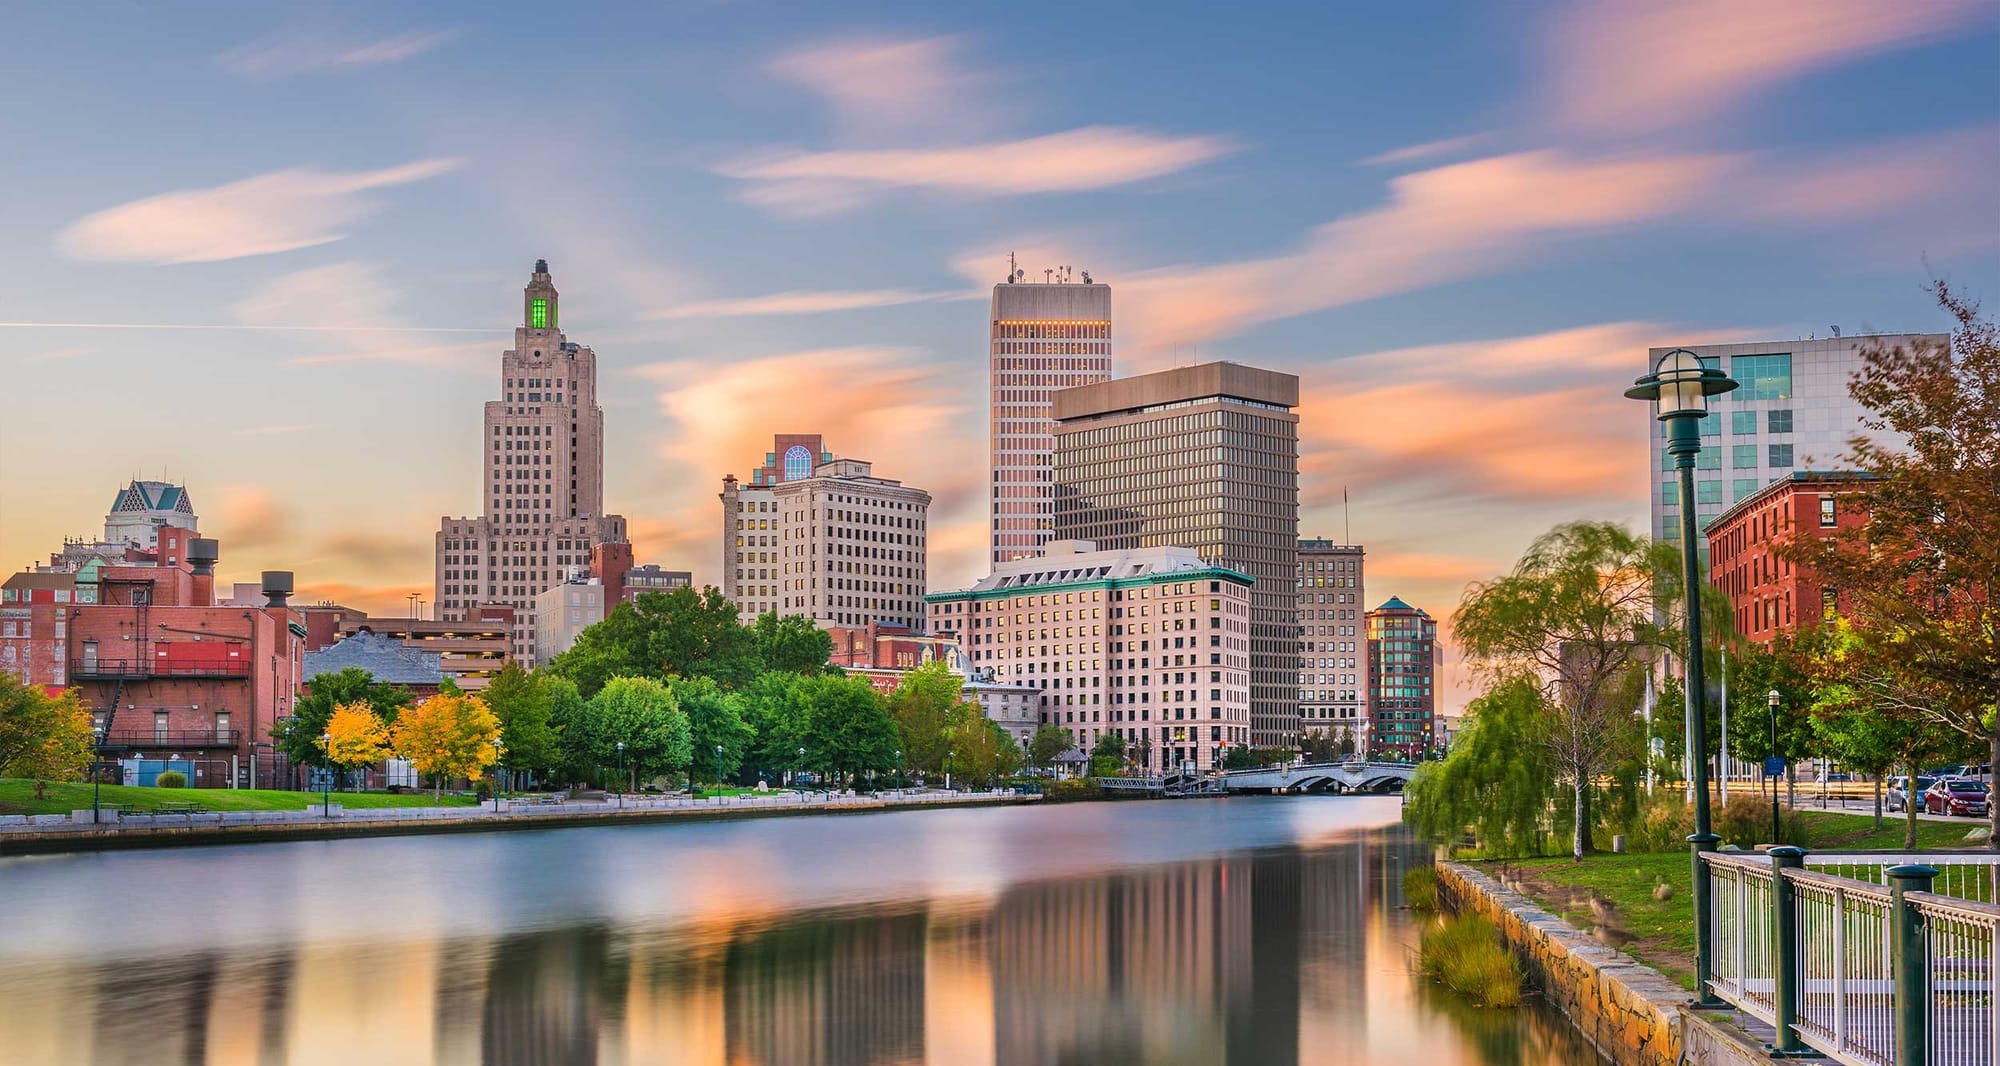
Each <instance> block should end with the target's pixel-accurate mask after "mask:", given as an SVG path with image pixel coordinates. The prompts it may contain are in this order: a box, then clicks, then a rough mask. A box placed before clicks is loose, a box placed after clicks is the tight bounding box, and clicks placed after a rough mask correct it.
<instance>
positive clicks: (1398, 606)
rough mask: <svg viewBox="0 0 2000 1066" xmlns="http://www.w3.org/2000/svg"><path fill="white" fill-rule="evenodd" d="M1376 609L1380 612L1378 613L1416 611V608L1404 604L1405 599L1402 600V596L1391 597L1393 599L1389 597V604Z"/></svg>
mask: <svg viewBox="0 0 2000 1066" xmlns="http://www.w3.org/2000/svg"><path fill="white" fill-rule="evenodd" d="M1375 609H1376V610H1378V611H1414V610H1416V608H1415V607H1412V606H1410V605H1409V604H1407V603H1404V602H1403V598H1402V597H1401V596H1391V597H1389V602H1387V603H1385V604H1383V605H1382V606H1380V607H1377V608H1375Z"/></svg>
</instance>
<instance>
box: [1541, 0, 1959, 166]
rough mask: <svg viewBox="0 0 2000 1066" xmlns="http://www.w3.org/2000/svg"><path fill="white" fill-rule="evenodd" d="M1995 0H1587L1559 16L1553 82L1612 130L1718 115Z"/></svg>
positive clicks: (1578, 116) (1574, 111)
mask: <svg viewBox="0 0 2000 1066" xmlns="http://www.w3.org/2000/svg"><path fill="white" fill-rule="evenodd" d="M1992 12H1993V8H1992V5H1991V4H1990V3H1986V2H1983V0H1918V2H1915V3H1912V2H1909V0H1756V2H1754V3H1745V2H1742V0H1586V2H1583V3H1579V4H1577V5H1576V6H1575V7H1574V8H1573V9H1571V10H1570V11H1568V12H1565V13H1564V14H1562V15H1561V16H1559V18H1560V21H1559V22H1558V24H1557V26H1556V30H1555V34H1554V40H1553V49H1552V51H1553V55H1552V58H1551V60H1550V68H1551V70H1552V71H1553V73H1554V76H1553V83H1552V85H1551V87H1550V90H1549V93H1550V95H1551V97H1552V101H1551V103H1552V106H1553V110H1554V111H1555V113H1556V115H1557V116H1558V117H1559V118H1560V120H1561V121H1562V122H1563V123H1564V124H1566V125H1569V126H1572V127H1575V128H1580V129H1586V130H1592V131H1597V132H1604V133H1612V134H1632V133H1638V132H1645V131H1650V130H1658V129H1665V128H1668V127H1672V126H1679V125H1684V124H1688V123H1693V122H1696V121H1699V120H1701V119H1705V118H1709V117H1711V116H1713V115H1715V114H1717V113H1719V112H1721V111H1722V110H1724V109H1725V108H1727V107H1729V106H1730V105H1731V104H1734V103H1735V102H1736V101H1738V100H1739V99H1741V98H1743V97H1745V96H1748V95H1750V94H1751V93H1753V92H1756V91H1757V90H1760V89H1763V88H1766V87H1768V86H1771V85H1775V84H1777V83H1779V82H1782V81H1785V80H1788V79H1791V78H1794V77H1797V76H1798V75H1800V74H1804V73H1807V72H1809V71H1813V70H1818V69H1822V68H1825V67H1829V66H1832V65H1834V64H1837V63H1840V62H1842V61H1845V60H1849V59H1853V58H1856V57H1859V56H1865V55H1873V54H1879V53H1883V52H1889V51H1895V50H1899V49H1903V48H1908V47H1911V46H1914V45H1918V44H1923V43H1925V42H1928V41H1933V40H1938V39H1941V38H1943V37H1946V36H1948V35H1950V34H1952V33H1954V32H1957V31H1960V30H1962V29H1964V28H1966V27H1968V26H1971V25H1976V24H1978V23H1979V22H1981V21H1985V22H1987V23H1988V24H1990V23H1991V20H1992Z"/></svg>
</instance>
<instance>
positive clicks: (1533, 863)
mask: <svg viewBox="0 0 2000 1066" xmlns="http://www.w3.org/2000/svg"><path fill="white" fill-rule="evenodd" d="M1795 816H1796V817H1797V818H1798V819H1799V821H1800V823H1801V824H1802V825H1803V826H1804V827H1805V835H1806V838H1807V840H1808V841H1810V844H1809V845H1808V850H1810V849H1812V848H1819V849H1829V848H1839V849H1843V850H1844V849H1850V848H1851V849H1856V850H1872V849H1898V848H1901V847H1902V846H1903V824H1902V822H1900V821H1898V820H1894V819H1890V820H1887V821H1885V822H1884V823H1883V828H1882V829H1880V830H1877V829H1875V828H1874V823H1873V819H1872V818H1868V817H1860V816H1856V815H1849V814H1836V813H1832V812H1821V811H1803V810H1802V811H1797V812H1795ZM1982 824H1983V823H1982V822H1979V821H1977V820H1971V819H1968V820H1966V821H1964V822H1918V823H1917V846H1918V847H1919V848H1926V849H1948V848H1964V847H1967V846H1968V845H1967V843H1966V840H1965V834H1966V832H1967V831H1969V830H1971V829H1974V828H1978V827H1979V826H1980V825H1982ZM1689 862H1690V859H1689V856H1688V853H1687V852H1685V851H1677V852H1663V853H1659V854H1651V855H1609V854H1605V855H1592V856H1591V857H1590V858H1588V859H1586V860H1584V861H1583V862H1573V861H1571V860H1570V859H1568V858H1553V859H1508V860H1497V859H1496V860H1489V861H1487V862H1483V863H1481V864H1480V866H1482V867H1483V868H1485V869H1486V871H1487V872H1488V873H1489V874H1491V875H1493V876H1494V877H1496V878H1498V879H1499V880H1501V881H1504V882H1507V883H1509V884H1512V885H1515V886H1516V887H1518V888H1519V889H1520V890H1521V891H1523V892H1525V893H1526V894H1527V895H1529V896H1531V897H1533V898H1534V899H1535V901H1536V902H1538V903H1540V904H1541V905H1542V906H1544V907H1547V908H1548V909H1549V910H1550V911H1552V912H1554V913H1555V914H1557V915H1560V916H1561V917H1562V919H1563V920H1564V921H1566V922H1569V923H1570V924H1571V925H1574V926H1576V927H1577V928H1578V929H1582V930H1584V931H1585V932H1588V933H1590V934H1592V935H1593V936H1595V937H1597V938H1598V939H1599V940H1600V941H1602V942H1604V943H1605V944H1606V945H1608V946H1610V947H1614V948H1617V949H1619V950H1621V951H1623V952H1625V953H1626V954H1628V955H1631V956H1633V957H1634V958H1637V959H1638V960H1639V961H1641V962H1644V963H1646V964H1647V965H1648V966H1651V967H1653V968H1654V969H1656V970H1658V971H1660V972H1661V973H1663V974H1666V975H1667V976H1668V977H1670V978H1673V979H1674V980H1676V981H1679V982H1680V983H1681V984H1682V985H1684V986H1686V987H1687V988H1690V989H1692V988H1693V987H1694V909H1693V908H1694V904H1693V903H1692V902H1691V901H1690V897H1689V894H1688V879H1689V877H1690V875H1691V868H1690V866H1689ZM1660 885H1670V886H1672V888H1673V894H1672V895H1671V896H1669V897H1668V898H1667V899H1664V900H1660V899H1655V898H1653V892H1654V890H1655V889H1656V888H1657V887H1658V886H1660Z"/></svg>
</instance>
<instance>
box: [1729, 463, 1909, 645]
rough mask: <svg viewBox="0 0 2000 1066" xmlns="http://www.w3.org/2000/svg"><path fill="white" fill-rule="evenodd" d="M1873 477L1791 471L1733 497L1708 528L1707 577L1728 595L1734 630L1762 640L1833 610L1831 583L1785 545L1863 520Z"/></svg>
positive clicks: (1835, 599) (1836, 599) (1836, 598)
mask: <svg viewBox="0 0 2000 1066" xmlns="http://www.w3.org/2000/svg"><path fill="white" fill-rule="evenodd" d="M1872 480H1874V479H1873V477H1872V475H1869V474H1865V473H1860V472H1857V471H1850V470H1818V471H1815V470H1794V471H1793V472H1792V473H1791V474H1790V475H1789V476H1786V477H1783V478H1779V479H1778V480H1776V481H1773V482H1771V483H1770V484H1769V485H1766V486H1764V487H1763V488H1761V489H1758V490H1757V491H1756V492H1753V493H1751V494H1750V495H1748V496H1746V497H1744V498H1743V499H1741V500H1738V501H1737V502H1736V506H1734V507H1731V508H1730V509H1729V510H1727V511H1724V512H1722V513H1721V514H1719V515H1717V516H1716V518H1715V521H1714V522H1712V523H1710V525H1709V527H1708V534H1707V540H1708V558H1709V583H1710V584H1711V585H1714V586H1715V587H1716V588H1717V589H1719V590H1721V592H1722V594H1723V595H1725V596H1727V597H1729V606H1730V609H1731V611H1732V612H1733V613H1734V615H1735V618H1736V632H1737V633H1738V634H1740V635H1741V636H1743V637H1744V638H1746V639H1748V640H1753V641H1756V642H1757V643H1759V644H1765V645H1768V644H1770V643H1771V641H1772V640H1773V639H1774V638H1776V637H1777V636H1779V635H1780V634H1783V635H1786V636H1790V635H1793V634H1796V633H1797V632H1798V631H1799V630H1801V629H1810V628H1812V627H1813V626H1815V625H1817V624H1819V623H1820V622H1821V621H1823V620H1824V619H1826V618H1829V617H1832V616H1833V615H1835V614H1837V613H1839V611H1840V609H1841V607H1842V604H1841V600H1840V595H1839V592H1838V590H1837V589H1835V588H1833V587H1832V586H1830V585H1826V584H1824V583H1822V582H1821V581H1820V578H1819V575H1818V573H1816V572H1815V571H1814V570H1813V568H1811V567H1809V566H1801V565H1799V564H1798V563H1796V562H1794V561H1793V560H1792V559H1790V558H1787V557H1786V555H1785V553H1784V549H1785V548H1786V547H1787V546H1789V545H1793V544H1803V543H1805V542H1807V541H1813V540H1818V539H1819V538H1821V537H1824V536H1826V535H1828V534H1830V533H1833V532H1836V531H1839V530H1843V529H1852V528H1854V527H1857V526H1861V525H1864V524H1866V523H1867V521H1868V514H1867V511H1866V510H1865V509H1864V508H1863V506H1862V496H1861V493H1863V492H1865V491H1866V490H1867V489H1868V488H1869V487H1870V484H1869V483H1870V482H1871V481H1872Z"/></svg>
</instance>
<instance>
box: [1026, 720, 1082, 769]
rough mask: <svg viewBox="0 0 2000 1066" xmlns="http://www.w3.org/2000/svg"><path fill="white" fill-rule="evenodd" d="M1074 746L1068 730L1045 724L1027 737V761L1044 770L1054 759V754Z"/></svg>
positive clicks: (1059, 753)
mask: <svg viewBox="0 0 2000 1066" xmlns="http://www.w3.org/2000/svg"><path fill="white" fill-rule="evenodd" d="M1075 746H1076V743H1075V741H1073V740H1071V739H1070V735H1069V730H1067V729H1064V728H1063V727H1061V726H1057V725H1045V726H1043V727H1041V728H1040V729H1037V730H1035V735H1034V736H1032V737H1030V738H1028V761H1030V762H1032V763H1034V764H1035V766H1036V767H1037V768H1039V769H1043V770H1046V769H1048V768H1049V767H1050V766H1051V765H1053V764H1054V763H1055V761H1056V756H1058V755H1061V754H1062V753H1063V752H1066V751H1068V750H1069V749H1071V748H1073V747H1075Z"/></svg>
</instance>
